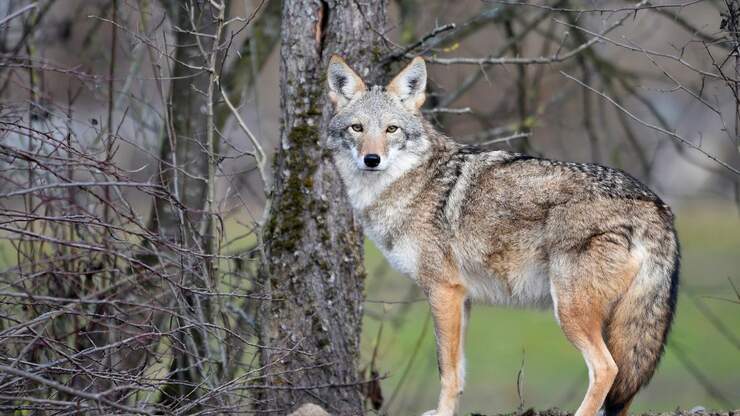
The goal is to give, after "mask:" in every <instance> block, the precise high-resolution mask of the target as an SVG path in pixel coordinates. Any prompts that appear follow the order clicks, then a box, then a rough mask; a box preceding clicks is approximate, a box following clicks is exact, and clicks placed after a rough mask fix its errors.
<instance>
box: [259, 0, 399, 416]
mask: <svg viewBox="0 0 740 416" xmlns="http://www.w3.org/2000/svg"><path fill="white" fill-rule="evenodd" d="M386 6H387V4H386V2H385V1H377V2H349V1H310V0H303V1H286V2H284V3H283V14H282V30H281V33H282V45H281V50H280V52H281V65H280V84H281V86H280V94H281V116H282V128H281V133H280V148H279V149H278V152H277V155H276V159H275V164H274V168H275V169H274V173H275V174H274V189H273V193H272V206H271V211H270V215H269V220H268V222H267V224H266V227H265V230H264V236H263V237H264V242H265V255H266V264H265V266H266V267H265V268H264V270H265V272H264V278H263V285H264V288H263V289H264V290H265V292H266V293H267V294H268V295H269V296H270V297H271V299H272V300H271V301H266V302H264V304H263V305H262V308H261V314H260V337H261V340H260V341H261V344H263V345H265V346H266V347H267V348H263V349H262V351H261V361H262V365H263V366H264V368H265V370H264V374H265V379H264V382H265V384H266V385H269V386H270V388H267V389H264V390H262V391H261V393H260V395H259V397H258V400H257V401H256V407H257V410H258V411H261V412H264V413H265V414H266V413H267V412H268V411H270V414H276V413H275V412H277V414H287V413H289V412H290V411H291V410H294V409H295V408H297V407H299V406H300V405H301V404H302V403H304V402H308V401H311V402H315V403H320V404H321V405H322V406H325V407H326V409H327V410H328V411H329V412H330V413H332V414H361V413H362V400H361V397H360V393H359V391H360V386H359V385H357V383H358V382H359V381H360V380H359V379H358V377H359V376H358V372H357V364H358V356H359V347H360V331H361V321H362V302H363V280H364V277H365V271H364V268H363V263H362V243H363V237H362V232H361V230H360V228H359V226H358V224H357V223H356V222H355V220H354V217H353V214H352V212H351V208H350V207H349V204H348V202H347V199H346V196H345V193H344V190H343V185H342V183H341V180H340V178H339V177H338V174H337V172H336V168H335V167H334V164H333V160H332V157H331V154H330V153H329V152H328V151H327V149H326V147H325V146H324V142H325V135H324V133H323V132H324V130H325V126H326V125H327V123H328V120H329V118H330V116H331V112H332V109H331V104H330V103H329V102H328V100H327V98H326V95H325V88H326V86H325V83H326V79H325V70H326V64H327V62H328V60H329V56H330V55H331V54H332V53H337V54H340V55H343V56H344V57H345V58H346V59H347V60H348V61H349V62H350V63H351V64H352V65H353V66H354V67H355V69H357V70H358V71H359V73H361V74H363V75H366V73H367V72H368V70H369V68H371V67H372V65H373V64H375V63H376V60H377V57H376V56H375V55H377V54H374V53H373V51H374V50H377V49H378V48H379V46H380V39H379V35H378V33H380V32H381V31H382V30H383V27H384V23H385V12H386ZM358 7H359V8H361V9H358Z"/></svg>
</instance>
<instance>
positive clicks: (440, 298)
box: [428, 283, 466, 416]
mask: <svg viewBox="0 0 740 416" xmlns="http://www.w3.org/2000/svg"><path fill="white" fill-rule="evenodd" d="M428 293H429V303H430V305H431V308H432V315H433V316H434V325H435V331H436V334H437V357H438V363H439V372H440V379H441V391H440V394H439V404H438V406H437V411H436V413H434V414H436V415H439V416H442V415H444V416H452V415H454V414H455V410H456V408H457V402H458V399H459V397H460V395H461V394H462V390H463V384H464V380H463V378H464V357H463V338H464V337H463V335H464V327H465V309H466V307H465V295H466V291H465V288H464V287H463V286H462V285H459V284H449V283H441V284H438V285H435V286H434V287H433V288H431V289H430V290H429V291H428Z"/></svg>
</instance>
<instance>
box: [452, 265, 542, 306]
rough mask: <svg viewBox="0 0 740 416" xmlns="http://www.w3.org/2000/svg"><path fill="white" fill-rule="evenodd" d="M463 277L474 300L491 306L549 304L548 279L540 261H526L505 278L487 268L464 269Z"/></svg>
mask: <svg viewBox="0 0 740 416" xmlns="http://www.w3.org/2000/svg"><path fill="white" fill-rule="evenodd" d="M463 280H464V282H465V286H466V287H467V289H468V291H469V292H470V295H471V296H472V297H473V298H474V299H477V300H480V301H483V302H488V303H492V304H494V305H510V306H538V307H545V306H549V305H550V304H551V303H552V298H551V295H550V279H549V277H548V275H547V268H546V266H545V265H544V264H540V263H536V262H533V263H530V264H527V265H525V266H524V267H523V268H522V270H521V271H520V272H519V273H518V274H516V275H514V276H511V277H510V278H509V284H508V285H507V284H506V282H505V281H504V278H503V277H501V276H495V275H493V274H491V272H490V271H488V270H480V269H478V270H470V269H468V270H466V271H465V272H463Z"/></svg>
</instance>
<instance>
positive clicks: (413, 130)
mask: <svg viewBox="0 0 740 416" xmlns="http://www.w3.org/2000/svg"><path fill="white" fill-rule="evenodd" d="M328 75H329V76H328V79H329V85H330V97H331V98H332V100H333V101H334V103H335V105H336V109H337V114H336V115H335V116H334V117H333V118H332V120H331V122H330V125H329V131H328V138H327V143H328V144H329V146H330V147H331V148H332V150H333V153H334V160H335V163H336V166H337V169H338V170H339V172H340V174H341V176H342V179H343V182H344V185H345V187H346V190H347V193H348V195H349V198H350V201H351V203H352V205H353V208H354V209H355V211H356V214H357V216H358V217H359V218H360V219H361V220H362V223H363V226H364V229H365V232H366V233H367V235H368V236H369V237H370V238H371V239H372V240H373V241H374V242H375V243H376V245H377V246H378V247H379V248H380V250H381V251H383V253H384V254H385V255H386V257H387V258H388V260H389V261H390V263H391V264H392V265H393V266H394V267H395V268H396V269H398V270H399V271H401V272H403V273H405V274H407V275H409V276H410V277H412V278H413V279H414V280H415V281H416V282H417V283H418V284H419V285H420V286H421V287H422V288H423V289H424V291H425V292H426V294H427V296H428V298H429V302H430V305H431V308H432V313H433V315H434V318H435V328H436V332H435V333H436V336H437V341H438V342H437V344H438V354H439V364H440V372H441V379H442V380H441V381H442V382H441V385H442V390H441V393H440V398H439V403H438V406H437V409H436V410H434V411H432V412H430V413H429V414H437V415H452V414H453V413H454V411H455V409H456V405H457V400H458V396H459V395H460V394H461V393H462V388H463V375H464V365H463V361H464V360H463V333H464V328H465V323H466V317H467V310H468V308H466V306H465V305H466V304H468V302H467V301H468V300H469V299H473V300H475V299H477V300H482V301H486V302H493V303H499V304H510V305H521V306H540V307H542V306H550V305H551V306H552V308H553V311H554V313H555V317H556V319H557V320H558V322H559V324H560V326H561V328H562V329H563V332H564V333H565V336H566V337H567V338H568V339H569V340H570V341H571V342H572V343H573V345H575V346H576V348H578V349H579V350H580V351H581V352H582V354H583V356H584V359H585V361H586V364H587V365H588V368H589V381H590V382H589V388H588V391H587V393H586V397H585V398H584V401H583V403H582V404H581V406H580V407H579V409H578V412H577V414H578V415H579V416H582V415H593V414H596V412H597V411H598V410H599V408H600V407H601V406H602V405H603V406H604V409H605V411H606V413H607V414H623V413H626V411H627V408H628V406H629V404H630V402H631V400H632V398H633V397H634V395H635V394H636V393H637V391H638V390H639V389H640V387H642V386H643V385H644V384H645V383H647V382H648V381H649V379H650V378H651V376H652V374H653V372H654V371H655V367H656V365H657V363H658V360H659V359H660V356H661V354H662V352H663V346H664V345H665V338H666V336H667V333H668V330H669V328H670V325H671V321H672V318H673V313H674V309H675V303H676V291H677V287H678V264H679V248H678V240H677V238H676V233H675V231H674V227H673V214H672V213H671V210H670V208H669V207H668V206H667V205H666V204H664V203H663V201H661V200H660V198H658V196H656V195H655V194H654V193H653V192H652V191H650V190H649V189H648V188H646V187H645V186H643V185H642V184H641V183H640V182H639V181H637V180H636V179H634V178H632V177H631V176H629V175H628V174H626V173H624V172H622V171H619V170H616V169H611V168H607V167H603V166H599V165H595V164H581V163H571V162H558V161H552V160H547V159H540V158H534V157H530V156H525V155H520V154H514V153H509V152H503V151H482V150H480V149H476V148H473V147H468V146H462V145H459V144H456V143H454V142H452V141H450V140H449V139H447V138H446V137H444V136H443V135H441V134H439V133H438V132H436V131H435V130H434V129H433V128H432V127H431V126H430V124H429V123H427V122H426V121H425V120H424V119H423V118H422V117H421V113H420V111H419V108H420V106H421V105H422V103H423V101H424V88H425V83H426V70H425V66H424V62H423V61H422V60H420V59H416V60H414V61H412V63H411V64H410V65H409V66H408V67H407V68H406V69H404V70H403V71H402V72H401V73H400V74H399V75H398V76H397V77H396V78H394V80H393V81H392V82H391V83H390V84H389V85H388V86H387V87H385V88H381V87H372V88H367V87H366V86H365V84H364V82H363V81H362V80H361V79H360V78H359V76H357V75H356V74H355V73H354V72H353V71H352V70H351V69H349V67H347V66H346V64H344V63H343V61H341V60H340V59H339V58H333V60H332V62H331V64H330V67H329V74H328Z"/></svg>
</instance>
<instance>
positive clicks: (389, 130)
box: [385, 126, 398, 133]
mask: <svg viewBox="0 0 740 416" xmlns="http://www.w3.org/2000/svg"><path fill="white" fill-rule="evenodd" d="M396 130H398V126H388V128H386V129H385V131H387V132H388V133H395V131H396Z"/></svg>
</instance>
